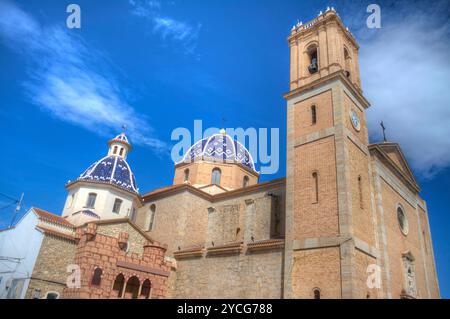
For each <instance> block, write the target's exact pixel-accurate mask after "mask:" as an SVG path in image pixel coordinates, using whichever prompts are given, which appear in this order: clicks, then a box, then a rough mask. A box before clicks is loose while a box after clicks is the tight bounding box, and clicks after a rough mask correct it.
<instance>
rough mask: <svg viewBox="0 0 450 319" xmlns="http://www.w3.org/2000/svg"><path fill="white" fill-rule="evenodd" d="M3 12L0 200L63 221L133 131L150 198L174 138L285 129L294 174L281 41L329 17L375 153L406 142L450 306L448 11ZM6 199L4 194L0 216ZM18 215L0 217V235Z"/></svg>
mask: <svg viewBox="0 0 450 319" xmlns="http://www.w3.org/2000/svg"><path fill="white" fill-rule="evenodd" d="M372 2H374V1H256V0H246V1H242V0H241V1H237V0H227V1H224V0H222V1H219V0H215V1H211V0H196V1H138V0H134V1H128V0H123V1H107V0H96V1H92V0H90V1H84V0H83V1H82V0H79V1H76V3H77V4H79V5H80V7H81V29H68V28H67V27H66V25H65V23H66V18H67V16H68V13H66V6H67V5H68V4H69V3H71V2H66V1H48V0H41V1H5V0H0V70H1V72H0V85H1V90H0V123H1V124H0V127H1V130H2V134H1V135H0V145H2V152H1V156H0V166H1V167H2V168H3V172H2V177H1V178H0V192H1V193H6V194H8V195H11V196H13V197H18V196H20V194H21V193H22V192H24V193H25V200H24V208H28V207H30V206H37V207H41V208H44V209H47V210H50V211H52V212H55V213H60V212H61V209H62V207H63V204H64V201H65V196H66V191H65V189H64V184H65V183H66V182H67V181H68V180H73V179H75V178H76V177H77V176H78V175H79V174H80V173H81V172H82V171H83V170H84V169H86V168H87V167H88V166H89V165H90V164H91V163H92V162H94V161H96V160H97V159H99V158H100V157H102V156H104V155H105V154H106V152H107V146H106V141H107V140H108V139H109V138H111V137H112V136H114V135H115V134H117V133H119V132H120V130H121V126H122V125H123V124H126V125H127V126H128V129H127V134H128V135H129V137H130V139H131V141H132V143H133V146H134V149H133V151H132V152H131V153H130V155H129V158H128V159H129V163H130V164H131V166H132V168H133V170H134V173H135V175H136V178H137V183H138V186H139V188H140V190H141V191H143V192H145V191H149V190H151V189H153V188H157V187H161V186H165V185H168V184H171V182H172V178H173V164H172V163H171V158H170V149H171V147H172V146H173V145H174V143H175V141H171V133H172V131H173V130H174V129H175V128H177V127H185V128H188V129H190V130H192V129H193V125H194V120H196V119H200V120H202V121H203V127H204V128H207V127H220V126H221V125H222V119H223V118H225V119H226V120H225V126H226V127H233V128H236V127H243V128H248V127H255V128H261V127H266V128H279V129H280V163H281V164H280V169H279V171H278V172H277V173H276V174H271V175H264V176H262V178H261V179H262V180H263V181H264V180H270V179H273V178H277V177H282V176H284V174H285V164H284V163H285V133H286V132H285V128H286V121H285V118H286V109H285V102H284V100H283V98H282V95H283V93H285V92H286V91H287V90H288V81H289V78H288V77H289V50H288V46H287V43H286V37H287V35H288V34H289V31H290V29H291V27H292V25H293V24H295V23H296V22H297V20H301V21H303V22H306V21H308V20H310V19H312V18H314V17H315V16H316V15H317V14H318V12H319V11H320V10H325V8H326V7H327V6H334V7H335V8H336V9H337V11H338V13H339V14H340V16H341V17H342V19H343V21H344V23H345V24H346V25H347V26H348V27H349V28H350V31H351V32H352V33H353V34H354V35H355V37H356V38H357V40H358V41H359V43H360V46H361V49H360V65H361V76H362V82H363V90H364V93H365V95H366V96H367V98H368V100H369V101H370V102H371V104H372V107H371V108H370V109H369V110H368V112H367V116H368V120H369V132H370V139H371V141H372V142H376V141H379V140H380V138H381V136H380V129H379V127H378V123H379V121H380V120H383V121H384V123H385V124H386V126H387V135H388V139H389V140H392V141H397V142H400V143H401V146H402V148H403V150H404V152H405V154H406V157H407V158H408V160H409V162H410V164H411V166H412V168H413V170H414V172H415V174H416V176H417V178H418V180H419V182H420V184H421V186H422V195H423V197H424V198H425V199H426V200H427V202H428V208H429V212H430V223H431V228H432V235H433V240H434V247H435V255H436V261H437V267H438V274H439V277H440V285H441V293H442V296H443V297H450V271H449V270H448V268H449V267H448V264H449V262H450V242H449V236H448V232H447V229H449V228H450V217H449V216H448V214H447V207H448V198H449V195H450V170H449V168H448V167H449V166H450V139H449V138H448V135H449V134H450V125H449V124H450V91H449V90H448V87H447V86H448V83H450V56H449V55H450V53H449V52H450V41H449V40H450V34H449V32H450V31H449V30H450V28H449V21H448V20H449V19H448V17H449V13H450V10H449V5H448V1H445V0H443V1H437V2H435V3H434V4H433V5H430V4H429V3H428V2H426V1H377V2H376V3H377V4H379V5H380V6H381V10H382V11H381V18H382V20H381V21H382V22H381V23H382V28H381V29H368V28H367V27H366V24H365V21H366V18H367V17H368V15H369V14H368V13H367V12H366V7H367V5H368V4H370V3H372ZM7 204H8V201H7V200H6V199H5V198H1V196H0V208H1V207H3V206H4V205H7ZM11 215H12V207H8V208H6V209H2V210H0V227H2V228H3V227H4V226H6V225H7V224H8V221H9V220H10V218H11Z"/></svg>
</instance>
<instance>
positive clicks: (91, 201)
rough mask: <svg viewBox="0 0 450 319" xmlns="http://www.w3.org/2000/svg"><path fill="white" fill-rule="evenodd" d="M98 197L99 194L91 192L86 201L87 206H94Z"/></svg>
mask: <svg viewBox="0 0 450 319" xmlns="http://www.w3.org/2000/svg"><path fill="white" fill-rule="evenodd" d="M96 199H97V194H96V193H89V195H88V198H87V201H86V207H87V208H94V207H95V200H96Z"/></svg>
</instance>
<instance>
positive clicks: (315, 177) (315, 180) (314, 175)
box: [312, 172, 319, 204]
mask: <svg viewBox="0 0 450 319" xmlns="http://www.w3.org/2000/svg"><path fill="white" fill-rule="evenodd" d="M312 178H313V189H314V194H313V204H316V203H318V202H319V174H318V173H317V172H313V173H312Z"/></svg>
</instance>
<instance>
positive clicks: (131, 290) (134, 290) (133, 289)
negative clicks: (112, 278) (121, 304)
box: [125, 276, 140, 299]
mask: <svg viewBox="0 0 450 319" xmlns="http://www.w3.org/2000/svg"><path fill="white" fill-rule="evenodd" d="M139 286H140V283H139V279H138V277H136V276H133V277H130V279H128V281H127V286H126V288H125V298H127V299H129V298H131V299H136V298H137V297H138V294H139Z"/></svg>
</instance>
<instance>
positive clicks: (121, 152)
mask: <svg viewBox="0 0 450 319" xmlns="http://www.w3.org/2000/svg"><path fill="white" fill-rule="evenodd" d="M119 155H120V156H122V155H123V147H121V148H120V153H119Z"/></svg>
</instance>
